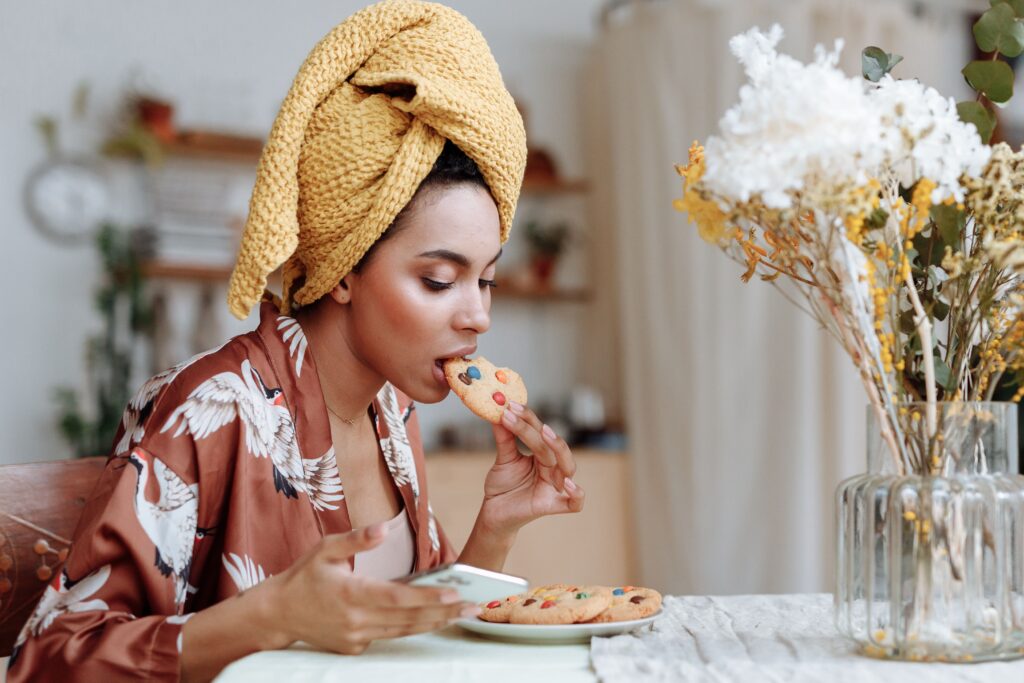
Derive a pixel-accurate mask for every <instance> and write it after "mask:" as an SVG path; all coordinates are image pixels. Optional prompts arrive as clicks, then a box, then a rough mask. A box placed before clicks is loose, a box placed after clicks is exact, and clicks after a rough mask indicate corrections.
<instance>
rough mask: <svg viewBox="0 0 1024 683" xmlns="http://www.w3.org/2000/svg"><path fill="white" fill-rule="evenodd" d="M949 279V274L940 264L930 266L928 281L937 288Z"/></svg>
mask: <svg viewBox="0 0 1024 683" xmlns="http://www.w3.org/2000/svg"><path fill="white" fill-rule="evenodd" d="M948 279H949V275H947V274H946V271H944V270H943V269H942V268H939V267H938V266H928V283H929V284H930V285H931V286H932V287H933V288H935V289H938V288H939V285H941V284H942V283H943V282H945V281H946V280H948Z"/></svg>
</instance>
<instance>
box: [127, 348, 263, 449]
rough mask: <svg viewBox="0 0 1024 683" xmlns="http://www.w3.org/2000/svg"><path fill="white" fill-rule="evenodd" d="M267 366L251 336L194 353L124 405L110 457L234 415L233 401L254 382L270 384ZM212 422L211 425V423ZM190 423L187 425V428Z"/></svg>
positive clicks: (193, 430)
mask: <svg viewBox="0 0 1024 683" xmlns="http://www.w3.org/2000/svg"><path fill="white" fill-rule="evenodd" d="M269 373H270V370H269V363H268V362H267V358H266V353H265V351H264V350H263V346H262V345H261V344H260V342H259V340H258V338H257V337H256V334H255V332H249V333H247V334H243V335H240V336H237V337H234V338H232V339H230V340H228V341H227V342H225V343H224V344H222V345H221V346H219V347H216V348H214V349H210V350H207V351H204V352H202V353H198V354H196V355H195V356H193V357H192V358H189V359H187V360H185V361H182V362H181V363H178V364H177V365H174V366H173V367H170V368H167V369H166V370H163V371H162V372H159V373H157V374H156V375H154V376H152V377H151V378H149V379H148V380H146V381H145V382H144V383H143V384H142V385H141V386H140V387H139V389H138V391H137V392H136V393H135V395H134V396H133V397H132V399H131V400H130V401H129V402H128V405H127V406H125V411H124V415H123V417H122V424H121V428H122V434H121V438H120V439H119V440H118V443H117V444H116V445H115V454H118V455H124V454H126V453H127V452H128V451H129V450H130V449H131V448H132V447H133V446H135V445H142V446H143V447H146V446H147V444H146V443H145V442H148V441H152V440H153V438H154V437H156V436H157V435H158V434H162V433H164V432H168V431H171V432H172V433H174V434H175V435H181V434H182V433H183V432H186V431H188V432H191V433H192V434H193V435H194V436H199V435H200V433H201V432H199V433H197V430H196V427H197V426H198V425H199V424H201V423H204V422H205V424H206V427H205V428H206V429H210V428H212V427H213V426H214V425H215V424H217V423H218V422H219V421H220V422H222V420H218V418H217V412H218V407H219V412H220V414H221V415H224V414H225V413H226V412H231V411H233V410H234V406H235V405H236V404H237V402H238V399H239V398H241V397H243V396H245V395H246V393H251V390H252V387H253V386H255V385H256V381H257V378H266V379H269V376H268V375H269ZM211 420H213V421H212V422H211ZM190 423H191V424H190Z"/></svg>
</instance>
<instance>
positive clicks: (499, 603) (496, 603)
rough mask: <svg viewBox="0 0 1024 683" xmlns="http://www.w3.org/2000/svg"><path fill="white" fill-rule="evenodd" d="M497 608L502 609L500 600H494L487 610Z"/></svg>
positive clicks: (488, 604)
mask: <svg viewBox="0 0 1024 683" xmlns="http://www.w3.org/2000/svg"><path fill="white" fill-rule="evenodd" d="M495 607H501V601H500V600H492V601H491V602H489V603H487V609H494V608H495Z"/></svg>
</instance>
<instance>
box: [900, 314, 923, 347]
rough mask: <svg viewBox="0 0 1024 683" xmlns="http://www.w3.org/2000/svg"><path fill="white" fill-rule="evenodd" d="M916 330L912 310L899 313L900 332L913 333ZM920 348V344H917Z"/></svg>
mask: <svg viewBox="0 0 1024 683" xmlns="http://www.w3.org/2000/svg"><path fill="white" fill-rule="evenodd" d="M916 330H917V326H916V325H914V311H912V310H906V311H903V312H902V313H900V332H902V333H903V334H907V335H910V334H914V332H915V331H916ZM918 348H920V345H918Z"/></svg>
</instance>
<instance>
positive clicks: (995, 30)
mask: <svg viewBox="0 0 1024 683" xmlns="http://www.w3.org/2000/svg"><path fill="white" fill-rule="evenodd" d="M974 42H976V43H977V44H978V48H979V49H981V51H982V52H994V51H996V50H998V51H999V52H1001V53H1002V54H1004V55H1006V56H1007V57H1016V56H1017V55H1019V54H1020V53H1021V52H1024V24H1021V23H1020V22H1019V21H1017V18H1016V17H1015V16H1014V7H1013V6H1011V5H1010V3H1008V2H1000V3H997V4H995V5H992V8H991V9H989V10H988V11H987V12H985V13H984V14H982V15H981V18H980V19H978V21H976V22H975V23H974Z"/></svg>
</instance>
